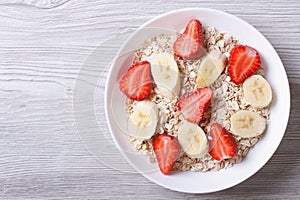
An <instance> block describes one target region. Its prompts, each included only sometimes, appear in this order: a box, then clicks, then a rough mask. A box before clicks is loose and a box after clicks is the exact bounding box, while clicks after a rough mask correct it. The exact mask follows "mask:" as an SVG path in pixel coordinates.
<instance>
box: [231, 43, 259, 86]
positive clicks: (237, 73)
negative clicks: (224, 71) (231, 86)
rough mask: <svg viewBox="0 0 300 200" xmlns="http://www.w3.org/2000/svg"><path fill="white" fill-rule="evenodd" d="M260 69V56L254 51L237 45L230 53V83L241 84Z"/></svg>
mask: <svg viewBox="0 0 300 200" xmlns="http://www.w3.org/2000/svg"><path fill="white" fill-rule="evenodd" d="M259 67H260V56H259V54H258V52H257V51H256V49H254V48H252V47H249V46H244V45H238V46H236V47H234V48H233V49H232V50H231V52H230V57H229V65H228V72H229V75H230V77H231V80H232V82H234V83H235V84H241V83H243V82H244V80H245V79H246V78H248V77H249V76H251V75H252V74H253V73H254V72H255V71H256V70H258V68H259Z"/></svg>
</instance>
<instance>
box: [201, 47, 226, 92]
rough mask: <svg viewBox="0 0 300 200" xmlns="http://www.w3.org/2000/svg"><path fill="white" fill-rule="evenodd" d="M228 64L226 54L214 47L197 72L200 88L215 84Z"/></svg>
mask: <svg viewBox="0 0 300 200" xmlns="http://www.w3.org/2000/svg"><path fill="white" fill-rule="evenodd" d="M225 66H226V56H224V55H223V54H222V53H221V52H220V51H219V50H217V49H214V50H212V51H211V52H209V54H207V55H206V57H205V58H204V59H203V60H202V62H201V64H200V66H199V69H198V72H197V85H198V88H203V87H207V86H209V85H211V84H213V83H214V82H215V81H216V80H217V79H218V77H219V76H220V74H221V73H222V72H223V70H224V68H225Z"/></svg>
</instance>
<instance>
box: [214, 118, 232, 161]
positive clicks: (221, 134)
mask: <svg viewBox="0 0 300 200" xmlns="http://www.w3.org/2000/svg"><path fill="white" fill-rule="evenodd" d="M209 135H210V137H211V139H210V140H209V146H210V152H209V153H210V155H211V156H212V157H213V158H214V159H215V160H218V161H221V160H224V159H226V158H233V157H234V156H235V154H236V153H237V144H236V141H235V139H234V137H233V136H232V134H231V133H229V132H228V131H227V130H226V129H225V128H223V127H222V126H221V125H220V124H218V123H214V124H212V126H211V128H210V132H209Z"/></svg>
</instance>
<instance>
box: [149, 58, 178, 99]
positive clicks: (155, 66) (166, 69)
mask: <svg viewBox="0 0 300 200" xmlns="http://www.w3.org/2000/svg"><path fill="white" fill-rule="evenodd" d="M151 73H152V76H153V79H154V82H155V83H156V85H157V87H158V91H159V92H160V93H161V94H162V95H164V96H166V97H168V98H172V97H174V96H178V95H179V92H180V76H179V71H178V66H177V63H176V61H175V60H174V56H173V55H172V54H169V53H160V54H158V55H156V56H154V57H153V58H152V62H151Z"/></svg>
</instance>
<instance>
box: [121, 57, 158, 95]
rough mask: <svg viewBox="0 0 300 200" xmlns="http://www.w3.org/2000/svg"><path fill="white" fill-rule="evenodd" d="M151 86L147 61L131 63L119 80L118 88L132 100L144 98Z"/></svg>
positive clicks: (149, 68)
mask: <svg viewBox="0 0 300 200" xmlns="http://www.w3.org/2000/svg"><path fill="white" fill-rule="evenodd" d="M151 87H152V84H151V67H150V63H149V62H147V61H143V62H140V63H136V64H134V65H132V66H131V67H130V68H129V69H128V71H127V73H126V74H125V75H124V76H123V77H122V78H121V80H120V90H121V91H122V92H123V93H124V94H125V95H126V96H127V97H128V98H130V99H133V100H142V99H144V98H146V97H147V96H148V95H149V94H150V92H151Z"/></svg>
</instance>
